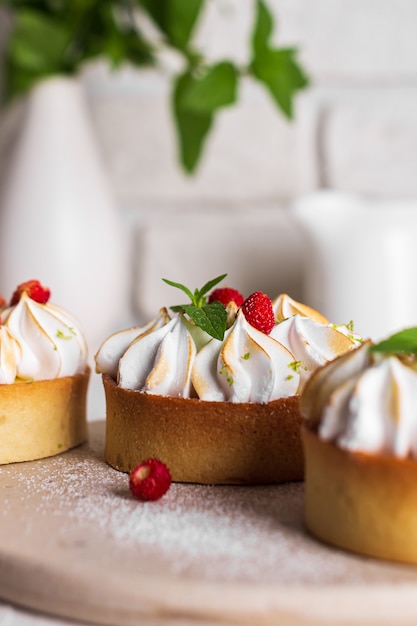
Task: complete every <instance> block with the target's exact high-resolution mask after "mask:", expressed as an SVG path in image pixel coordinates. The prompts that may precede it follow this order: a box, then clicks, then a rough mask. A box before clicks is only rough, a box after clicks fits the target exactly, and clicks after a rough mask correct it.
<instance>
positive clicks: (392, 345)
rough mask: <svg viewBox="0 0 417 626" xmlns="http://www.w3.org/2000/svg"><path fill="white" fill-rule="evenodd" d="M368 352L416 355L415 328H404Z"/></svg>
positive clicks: (416, 340) (416, 330)
mask: <svg viewBox="0 0 417 626" xmlns="http://www.w3.org/2000/svg"><path fill="white" fill-rule="evenodd" d="M369 350H370V352H383V353H385V354H417V327H415V326H414V327H413V328H406V329H405V330H401V331H400V332H398V333H395V334H394V335H391V337H388V338H387V339H384V340H383V341H380V342H379V343H376V344H374V345H372V346H371V347H370V349H369Z"/></svg>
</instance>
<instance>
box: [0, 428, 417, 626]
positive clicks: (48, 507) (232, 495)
mask: <svg viewBox="0 0 417 626" xmlns="http://www.w3.org/2000/svg"><path fill="white" fill-rule="evenodd" d="M103 444H104V422H92V423H91V424H90V439H89V443H88V444H86V445H83V446H81V447H79V448H77V449H75V450H73V451H70V452H67V453H64V454H62V455H59V456H56V457H53V458H50V459H46V460H43V461H36V462H30V463H18V464H13V465H6V466H1V467H0V489H1V496H2V504H1V512H0V597H1V598H2V599H4V600H7V601H10V602H12V603H15V604H17V605H19V606H23V607H26V608H30V609H34V610H39V611H42V612H46V613H49V614H53V615H57V616H61V617H65V618H72V619H75V620H80V621H83V622H86V621H91V622H93V623H96V624H104V625H114V626H133V625H134V626H138V625H139V624H146V625H155V626H161V625H164V626H166V625H171V624H172V625H176V626H178V625H181V626H182V625H184V626H185V625H190V626H191V625H193V626H194V625H196V624H205V625H216V626H218V625H226V624H239V625H250V626H256V625H258V624H259V625H262V626H263V625H269V624H270V625H276V624H278V623H285V624H286V625H288V626H307V625H308V626H310V625H312V626H314V625H318V624H320V625H323V624H326V623H329V624H332V625H335V624H341V625H342V624H343V626H348V625H349V626H350V625H357V624H361V626H362V625H366V626H371V625H375V626H376V625H378V626H381V625H384V624H395V625H396V626H399V625H403V624H404V625H405V624H412V623H416V622H417V602H416V598H417V567H411V566H403V565H397V564H390V563H384V562H380V561H376V560H371V559H366V558H360V557H357V556H355V555H351V554H347V553H343V552H341V551H338V550H335V549H332V548H330V547H327V546H325V545H322V544H320V543H318V542H317V541H315V540H314V539H313V538H311V537H310V536H309V535H308V534H307V533H306V532H305V530H304V527H303V521H302V508H303V485H302V483H293V484H286V485H277V486H260V487H225V486H221V487H211V486H202V485H180V484H173V485H172V486H171V488H170V490H169V491H168V493H167V494H166V495H165V496H164V497H163V498H162V499H161V500H159V501H157V502H148V503H142V502H139V501H137V500H135V499H133V498H132V497H131V495H130V492H129V489H128V479H127V475H126V474H122V473H120V472H117V471H116V470H114V469H112V468H110V467H109V466H107V465H106V464H105V462H104V461H103Z"/></svg>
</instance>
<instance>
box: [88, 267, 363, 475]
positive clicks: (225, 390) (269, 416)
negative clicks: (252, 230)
mask: <svg viewBox="0 0 417 626" xmlns="http://www.w3.org/2000/svg"><path fill="white" fill-rule="evenodd" d="M223 278H224V276H222V277H219V278H218V279H214V280H213V281H210V282H209V283H207V284H206V285H205V286H204V287H203V288H202V289H201V290H195V291H194V293H192V292H191V291H189V290H187V289H186V288H184V287H183V286H182V285H179V284H177V283H171V282H170V281H166V282H168V283H169V284H171V285H174V286H176V287H180V288H182V289H183V290H184V291H186V293H187V294H188V295H189V296H190V298H191V304H190V305H180V306H175V307H171V309H172V311H173V312H172V314H171V313H169V312H168V309H167V308H162V309H161V310H160V312H159V315H158V317H157V318H156V319H155V320H152V321H151V322H149V323H148V324H146V325H144V326H142V327H135V328H130V329H125V330H121V331H118V332H117V333H114V334H113V335H111V336H110V337H109V338H108V339H106V341H104V343H103V344H102V346H101V347H100V349H99V351H98V352H97V354H96V355H95V360H96V371H97V372H98V373H100V374H102V377H103V384H104V389H105V394H106V443H105V458H106V461H107V462H108V463H109V464H110V465H111V466H113V467H115V468H116V469H118V470H121V471H125V472H130V471H131V470H132V469H133V467H135V465H137V464H138V463H139V462H141V461H142V460H144V459H146V458H148V457H154V458H158V459H159V460H161V461H162V462H164V463H165V464H166V465H167V466H168V467H169V469H170V472H171V475H172V479H173V480H174V481H177V482H195V483H204V484H262V483H280V482H287V481H296V480H302V479H303V475H304V459H303V450H302V443H301V438H300V426H301V423H302V418H301V415H300V411H299V394H300V390H301V389H302V387H303V385H304V384H305V380H306V379H307V378H308V376H309V374H310V372H311V371H313V370H314V368H315V367H317V366H318V365H319V364H321V363H322V362H325V361H327V360H328V359H330V358H334V356H335V355H336V354H340V352H342V351H346V350H350V349H352V348H353V347H354V345H355V342H356V339H355V338H354V337H353V336H351V333H350V332H349V331H348V330H347V329H345V330H346V332H342V331H341V330H340V329H337V328H335V327H333V326H332V325H331V324H330V323H329V322H328V321H327V320H326V319H325V318H323V317H322V316H321V315H320V314H319V313H317V312H315V311H313V310H312V309H309V308H308V307H305V306H304V305H300V304H299V303H297V302H296V301H294V300H292V299H291V298H290V297H289V296H287V295H285V294H282V295H281V296H280V297H279V298H277V299H276V300H275V301H271V300H270V298H269V297H268V296H267V295H266V294H263V293H262V292H255V293H254V294H251V295H250V296H249V297H248V298H246V299H244V298H243V296H240V294H239V292H236V290H233V289H230V288H228V287H225V288H224V289H222V288H217V289H215V290H214V291H213V292H212V293H211V294H209V295H207V294H208V293H209V291H210V289H212V288H213V286H214V285H215V284H216V283H217V282H218V281H219V279H223ZM231 298H232V299H231ZM307 313H308V314H309V315H310V317H307ZM314 317H316V319H314ZM219 320H220V321H221V322H222V323H223V324H224V326H223V328H221V329H220V332H218V330H219V325H220V323H219ZM318 320H319V321H318ZM307 337H309V338H310V342H309V346H307V347H306V338H307Z"/></svg>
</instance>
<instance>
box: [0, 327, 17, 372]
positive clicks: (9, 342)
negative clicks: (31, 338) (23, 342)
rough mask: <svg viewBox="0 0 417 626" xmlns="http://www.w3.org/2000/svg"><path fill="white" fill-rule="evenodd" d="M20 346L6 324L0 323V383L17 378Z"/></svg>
mask: <svg viewBox="0 0 417 626" xmlns="http://www.w3.org/2000/svg"><path fill="white" fill-rule="evenodd" d="M19 357H20V347H19V344H18V343H17V341H16V340H15V339H14V338H13V337H12V335H11V334H10V331H9V329H8V328H7V327H6V326H3V325H0V384H4V383H6V384H11V383H14V382H15V380H16V375H17V363H18V361H19Z"/></svg>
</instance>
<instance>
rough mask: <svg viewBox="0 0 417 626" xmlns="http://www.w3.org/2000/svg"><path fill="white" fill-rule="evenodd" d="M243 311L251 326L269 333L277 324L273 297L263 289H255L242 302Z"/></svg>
mask: <svg viewBox="0 0 417 626" xmlns="http://www.w3.org/2000/svg"><path fill="white" fill-rule="evenodd" d="M241 308H242V312H243V314H244V316H245V317H246V320H247V321H248V322H249V324H250V325H251V326H254V328H257V329H258V330H260V331H261V332H263V333H265V334H266V335H269V333H270V332H271V330H272V329H273V327H274V325H275V316H274V310H273V308H272V302H271V298H270V297H269V296H268V295H267V294H266V293H262V291H255V293H252V294H251V295H250V296H249V297H248V298H246V300H245V301H244V303H243V304H242V307H241Z"/></svg>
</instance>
